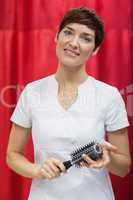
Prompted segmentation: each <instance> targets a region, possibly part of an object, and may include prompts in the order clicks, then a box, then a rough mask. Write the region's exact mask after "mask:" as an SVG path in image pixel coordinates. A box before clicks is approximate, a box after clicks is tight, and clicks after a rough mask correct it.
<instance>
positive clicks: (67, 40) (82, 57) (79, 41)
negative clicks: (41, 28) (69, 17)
mask: <svg viewBox="0 0 133 200" xmlns="http://www.w3.org/2000/svg"><path fill="white" fill-rule="evenodd" d="M55 41H56V54H57V57H58V59H59V63H60V64H61V65H65V66H83V65H84V64H85V62H86V61H87V60H88V58H90V57H91V55H92V54H95V53H96V51H94V48H95V31H94V30H92V29H90V28H88V27H87V26H86V25H82V24H78V23H70V24H68V25H66V26H65V27H64V28H63V29H62V30H61V32H60V33H59V34H58V35H57V37H56V40H55Z"/></svg>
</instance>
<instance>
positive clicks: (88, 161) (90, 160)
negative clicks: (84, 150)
mask: <svg viewBox="0 0 133 200" xmlns="http://www.w3.org/2000/svg"><path fill="white" fill-rule="evenodd" d="M82 158H83V159H84V160H85V161H86V162H87V164H92V163H95V161H93V160H92V159H91V158H90V157H89V156H87V155H86V154H83V155H82Z"/></svg>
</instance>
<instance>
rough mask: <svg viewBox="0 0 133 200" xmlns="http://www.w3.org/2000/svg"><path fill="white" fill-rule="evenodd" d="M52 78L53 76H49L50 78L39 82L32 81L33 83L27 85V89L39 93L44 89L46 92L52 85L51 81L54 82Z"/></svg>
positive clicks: (47, 77)
mask: <svg viewBox="0 0 133 200" xmlns="http://www.w3.org/2000/svg"><path fill="white" fill-rule="evenodd" d="M52 77H53V74H52V75H49V76H46V77H44V78H41V79H38V80H35V81H32V82H29V83H28V84H27V85H26V87H25V88H26V89H27V90H28V91H36V92H39V91H40V90H41V89H43V90H44V91H45V88H47V87H48V85H50V83H51V81H52Z"/></svg>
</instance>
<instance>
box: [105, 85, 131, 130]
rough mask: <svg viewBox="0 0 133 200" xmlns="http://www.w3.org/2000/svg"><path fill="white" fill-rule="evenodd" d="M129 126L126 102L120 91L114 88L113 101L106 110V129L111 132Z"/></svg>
mask: <svg viewBox="0 0 133 200" xmlns="http://www.w3.org/2000/svg"><path fill="white" fill-rule="evenodd" d="M128 126H129V122H128V117H127V112H126V108H125V103H124V101H123V98H122V96H121V95H120V93H119V91H118V90H117V89H116V88H114V93H113V98H112V101H111V103H110V104H109V106H108V108H107V110H106V116H105V130H106V131H110V132H111V131H116V130H119V129H121V128H125V127H128Z"/></svg>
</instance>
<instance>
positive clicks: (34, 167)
mask: <svg viewBox="0 0 133 200" xmlns="http://www.w3.org/2000/svg"><path fill="white" fill-rule="evenodd" d="M29 133H30V129H28V128H24V127H21V126H19V125H17V124H14V123H13V126H12V128H11V133H10V138H9V144H8V148H7V157H6V160H7V164H8V166H9V167H10V168H11V169H13V170H14V171H15V172H16V173H18V174H20V175H22V176H25V177H28V178H37V179H41V178H43V179H44V178H47V179H53V178H55V177H57V176H59V175H60V173H61V172H65V167H64V165H63V163H62V162H61V161H59V160H57V159H54V158H49V159H48V160H46V161H45V162H44V164H43V165H42V166H40V165H39V164H36V163H32V162H30V161H29V160H28V159H27V158H26V157H25V156H24V151H25V146H26V144H27V141H28V138H29Z"/></svg>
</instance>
